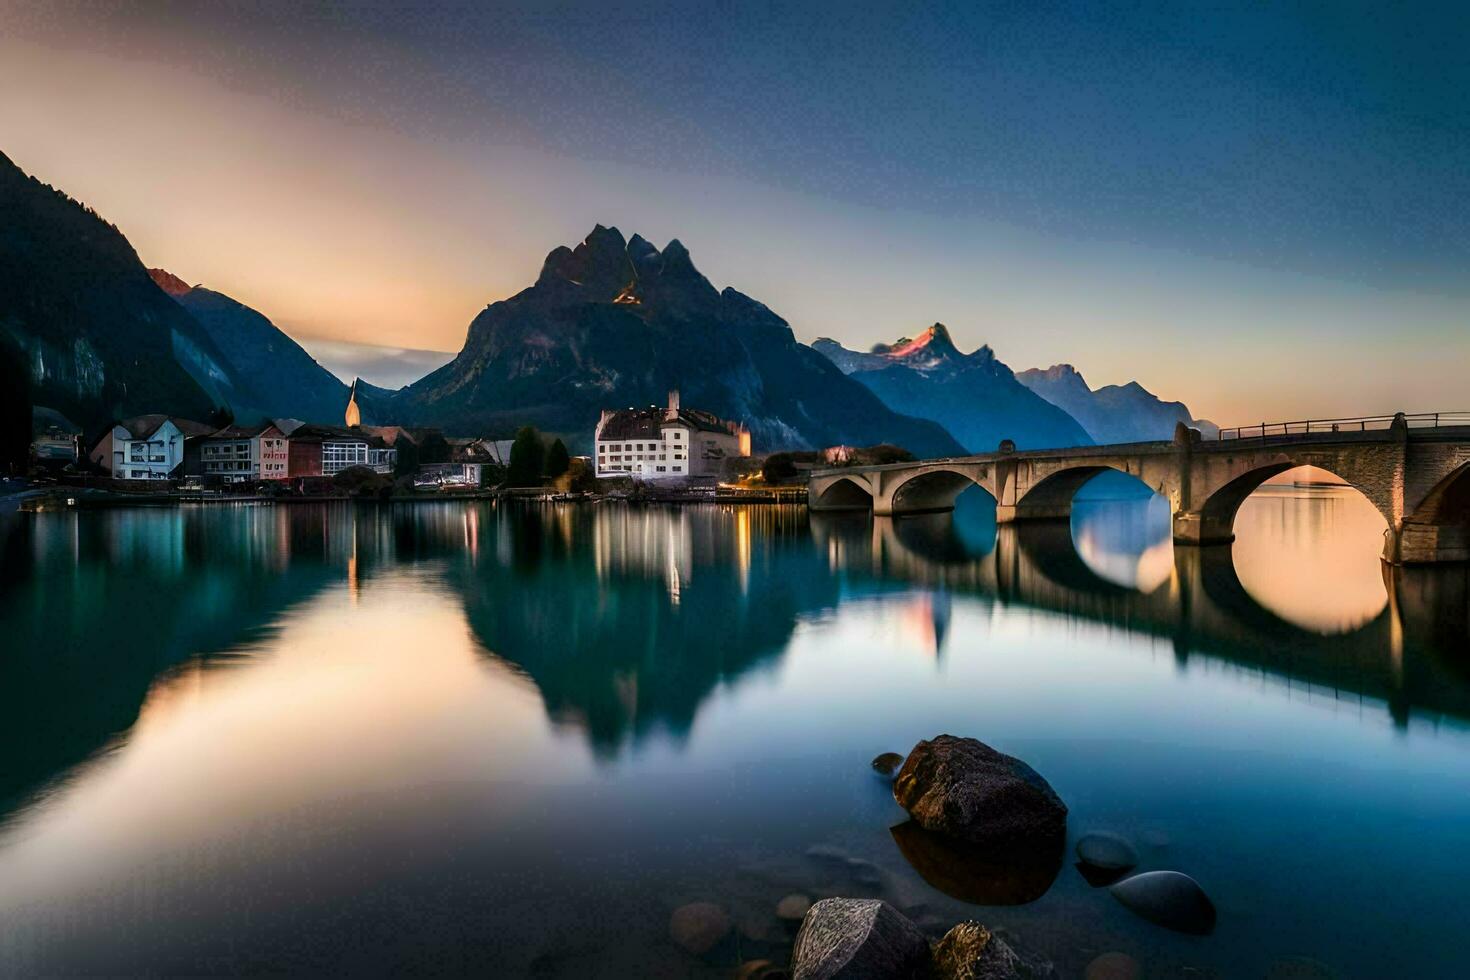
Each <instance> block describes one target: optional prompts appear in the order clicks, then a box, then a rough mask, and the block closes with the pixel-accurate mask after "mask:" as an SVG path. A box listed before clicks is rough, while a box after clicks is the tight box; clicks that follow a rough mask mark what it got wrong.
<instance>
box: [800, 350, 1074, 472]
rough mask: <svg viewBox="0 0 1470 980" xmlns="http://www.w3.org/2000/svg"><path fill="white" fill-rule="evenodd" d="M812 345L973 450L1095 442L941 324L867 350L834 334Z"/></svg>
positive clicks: (991, 355) (990, 353)
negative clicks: (959, 343)
mask: <svg viewBox="0 0 1470 980" xmlns="http://www.w3.org/2000/svg"><path fill="white" fill-rule="evenodd" d="M812 347H813V349H814V350H817V351H819V352H820V353H821V354H823V355H824V356H826V357H827V358H829V359H830V360H831V361H832V362H833V363H834V364H835V365H837V367H838V368H839V369H840V370H842V371H843V372H844V373H845V374H847V375H848V376H849V377H851V378H854V379H856V380H857V381H859V382H861V383H862V384H863V385H865V386H866V387H868V388H869V389H870V390H872V391H873V392H874V393H875V394H877V395H878V397H879V398H881V399H882V400H883V401H884V402H885V403H886V404H888V405H889V406H890V407H892V408H894V409H896V410H898V411H901V412H905V413H907V414H910V415H916V416H918V417H920V418H927V419H931V420H933V421H935V422H937V423H938V424H941V425H943V426H944V427H945V428H947V429H948V430H949V431H950V432H951V433H952V434H953V435H954V436H955V438H957V439H958V440H959V441H960V442H961V443H963V444H964V446H965V447H966V449H967V450H968V451H969V452H972V453H982V452H992V451H994V450H995V448H996V447H997V446H999V445H1000V443H1001V441H1002V440H1005V439H1009V440H1011V441H1012V442H1014V443H1015V444H1016V446H1017V447H1019V448H1022V449H1045V448H1060V447H1065V446H1078V445H1090V444H1091V442H1092V440H1091V439H1090V438H1089V437H1088V435H1087V433H1086V431H1085V430H1084V429H1083V427H1082V426H1081V425H1080V424H1078V423H1077V421H1076V420H1074V419H1073V418H1072V417H1071V416H1070V415H1069V414H1068V413H1067V412H1066V411H1065V410H1064V409H1061V408H1058V407H1057V406H1055V405H1053V404H1051V403H1050V402H1048V401H1046V400H1045V399H1043V398H1042V397H1040V396H1039V395H1037V394H1035V393H1034V392H1032V391H1031V390H1030V389H1028V388H1026V387H1025V386H1024V385H1022V384H1021V383H1020V382H1018V381H1017V380H1016V378H1015V375H1014V373H1013V372H1012V371H1011V369H1010V368H1009V367H1007V366H1006V365H1005V364H1004V363H1003V362H1002V361H1000V360H999V359H998V358H996V356H995V351H994V350H992V349H991V348H990V346H989V345H982V346H980V347H978V348H976V349H975V350H974V351H971V352H970V353H968V354H966V353H963V352H962V351H960V350H959V348H958V347H956V346H955V344H954V339H953V337H952V336H951V335H950V332H949V328H948V327H946V326H945V325H944V324H942V323H935V324H933V325H932V326H930V327H928V328H926V329H925V330H923V331H921V332H920V333H918V334H917V335H915V336H913V337H900V338H899V339H898V340H896V341H894V342H893V343H891V344H875V345H874V346H873V347H872V349H871V350H868V351H856V350H851V349H849V348H847V347H844V346H842V344H840V343H838V342H837V341H835V340H833V339H831V338H830V337H822V338H820V339H818V340H817V341H816V342H814V343H813V344H812Z"/></svg>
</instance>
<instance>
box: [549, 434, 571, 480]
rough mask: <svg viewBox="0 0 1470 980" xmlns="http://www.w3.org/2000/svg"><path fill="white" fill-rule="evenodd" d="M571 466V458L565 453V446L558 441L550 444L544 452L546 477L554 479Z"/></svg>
mask: <svg viewBox="0 0 1470 980" xmlns="http://www.w3.org/2000/svg"><path fill="white" fill-rule="evenodd" d="M571 465H572V457H571V456H570V455H568V453H567V444H566V443H564V442H562V441H561V440H560V439H558V440H556V441H555V442H553V443H552V444H551V448H550V449H549V450H547V452H546V475H547V476H549V477H551V478H552V479H556V478H557V477H559V476H561V475H562V474H563V473H565V472H566V471H567V469H568V467H570V466H571Z"/></svg>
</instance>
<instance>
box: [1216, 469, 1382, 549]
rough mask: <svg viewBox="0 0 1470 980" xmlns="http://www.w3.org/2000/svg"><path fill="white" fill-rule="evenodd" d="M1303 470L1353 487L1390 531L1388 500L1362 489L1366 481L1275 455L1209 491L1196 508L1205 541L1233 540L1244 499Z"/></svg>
mask: <svg viewBox="0 0 1470 980" xmlns="http://www.w3.org/2000/svg"><path fill="white" fill-rule="evenodd" d="M1303 466H1313V467H1316V468H1317V469H1320V470H1324V471H1325V472H1327V473H1331V474H1332V475H1333V476H1335V477H1337V478H1338V479H1339V480H1341V481H1343V483H1345V484H1347V485H1348V486H1350V487H1352V488H1353V489H1354V490H1356V491H1357V492H1358V493H1360V494H1362V495H1363V497H1364V498H1366V499H1367V500H1368V502H1369V503H1371V504H1372V505H1373V507H1374V509H1375V510H1377V511H1378V513H1379V515H1380V516H1382V518H1383V519H1384V521H1385V523H1387V525H1388V526H1389V527H1393V525H1394V514H1393V512H1392V508H1391V505H1390V502H1389V500H1388V499H1387V498H1386V497H1385V495H1383V494H1380V493H1377V492H1375V488H1374V487H1373V486H1371V485H1365V481H1359V480H1356V479H1354V478H1353V475H1352V474H1351V473H1344V472H1341V470H1345V469H1348V468H1347V467H1335V466H1327V465H1323V462H1322V461H1320V460H1317V459H1313V458H1305V459H1303V458H1297V457H1294V456H1288V455H1285V454H1278V455H1276V456H1275V457H1274V458H1271V459H1269V460H1253V461H1251V463H1250V464H1248V465H1247V467H1246V468H1245V469H1244V471H1243V472H1238V473H1236V474H1234V475H1232V476H1230V477H1229V478H1228V479H1226V480H1225V481H1224V482H1223V483H1221V484H1219V485H1218V486H1216V487H1214V488H1213V489H1212V490H1211V491H1210V493H1209V495H1208V496H1207V497H1206V498H1205V501H1204V504H1203V505H1201V506H1200V508H1199V515H1200V522H1201V525H1202V527H1203V529H1204V531H1205V537H1206V538H1207V539H1208V540H1212V541H1219V542H1228V541H1231V540H1233V539H1234V537H1235V517H1236V514H1237V513H1239V511H1240V507H1241V505H1242V504H1244V503H1245V502H1246V500H1247V498H1249V497H1250V495H1251V494H1253V493H1255V492H1256V491H1257V490H1259V489H1260V488H1261V486H1262V485H1263V484H1264V483H1265V482H1266V481H1267V480H1269V479H1271V478H1272V477H1276V476H1280V475H1281V474H1282V473H1285V472H1287V471H1288V470H1294V469H1298V468H1300V467H1303Z"/></svg>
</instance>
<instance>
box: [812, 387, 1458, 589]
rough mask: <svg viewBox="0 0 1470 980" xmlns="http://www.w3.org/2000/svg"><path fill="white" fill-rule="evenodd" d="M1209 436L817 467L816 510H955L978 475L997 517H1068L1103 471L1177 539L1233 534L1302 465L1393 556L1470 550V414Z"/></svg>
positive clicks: (1185, 434)
mask: <svg viewBox="0 0 1470 980" xmlns="http://www.w3.org/2000/svg"><path fill="white" fill-rule="evenodd" d="M1226 435H1227V436H1230V437H1228V438H1221V439H1212V440H1208V441H1204V440H1201V438H1200V434H1199V433H1198V432H1197V431H1194V430H1192V429H1187V428H1185V427H1184V426H1183V425H1182V424H1181V425H1179V426H1178V428H1177V429H1176V430H1175V433H1174V439H1173V441H1172V442H1143V443H1131V444H1127V445H1117V446H1084V447H1078V448H1073V449H1049V450H1028V451H1016V450H1014V449H1011V448H1010V447H1009V445H1008V444H1002V447H1001V451H999V452H995V453H988V454H985V455H980V456H966V457H961V458H952V459H933V460H920V461H917V462H912V463H893V464H889V465H885V466H854V467H849V468H845V469H827V470H814V471H813V472H812V475H811V478H810V482H809V483H808V486H807V497H808V502H809V504H810V506H811V509H812V510H814V511H825V510H867V509H870V508H871V509H872V511H873V513H874V514H877V515H879V516H889V515H900V514H916V513H924V512H928V511H944V510H951V509H953V507H954V502H955V498H956V497H958V496H959V495H960V493H962V492H963V491H964V490H966V489H968V488H969V487H972V486H980V487H983V488H984V489H985V490H986V491H987V492H988V493H989V494H990V495H991V496H992V497H994V498H995V501H996V510H995V512H996V520H997V521H998V522H1000V523H1003V524H1004V523H1009V522H1011V521H1019V520H1028V519H1036V518H1058V517H1066V516H1068V515H1069V514H1070V513H1071V508H1072V497H1073V495H1074V494H1075V493H1076V492H1077V490H1078V489H1079V488H1080V487H1081V486H1082V485H1083V484H1084V483H1086V482H1087V481H1088V480H1090V479H1092V478H1093V477H1094V476H1096V475H1098V474H1099V473H1101V472H1103V471H1105V470H1118V471H1120V472H1123V473H1127V474H1129V475H1130V476H1133V477H1135V478H1137V479H1138V480H1140V481H1141V482H1143V483H1144V484H1146V485H1147V486H1149V487H1150V488H1151V489H1153V490H1154V491H1155V492H1156V493H1159V494H1161V495H1163V496H1164V497H1166V498H1167V499H1168V501H1169V505H1170V509H1171V511H1172V513H1173V523H1174V540H1175V541H1176V542H1177V543H1179V544H1192V545H1201V544H1217V543H1224V542H1228V541H1230V540H1232V538H1233V536H1234V535H1233V532H1232V527H1233V525H1234V522H1235V512H1236V510H1237V509H1238V508H1239V507H1240V505H1241V504H1242V503H1243V502H1244V501H1245V499H1246V497H1248V496H1250V494H1251V491H1253V490H1255V489H1256V488H1257V487H1259V486H1260V485H1261V484H1262V483H1264V482H1265V481H1266V480H1269V479H1270V478H1271V477H1273V476H1275V475H1277V474H1279V473H1283V472H1285V471H1286V470H1289V469H1293V468H1295V467H1298V466H1316V467H1320V468H1322V469H1324V470H1328V471H1330V472H1332V473H1333V474H1335V475H1336V476H1338V477H1339V478H1341V479H1342V480H1344V481H1346V482H1347V483H1349V484H1351V485H1352V486H1353V487H1356V488H1357V489H1358V490H1359V491H1361V492H1362V493H1363V495H1364V496H1366V497H1367V498H1368V499H1369V500H1370V501H1372V502H1373V504H1374V506H1376V507H1377V508H1378V510H1379V512H1380V513H1381V514H1382V515H1383V517H1384V519H1385V520H1386V521H1387V522H1388V527H1389V533H1388V534H1387V535H1386V538H1385V541H1384V551H1383V557H1384V558H1385V559H1386V560H1388V561H1390V562H1393V563H1394V564H1403V563H1412V562H1446V561H1466V560H1470V413H1466V414H1456V415H1448V414H1443V415H1425V416H1405V415H1402V414H1400V415H1396V416H1393V417H1392V418H1383V419H1354V420H1351V421H1347V420H1342V421H1338V422H1316V423H1282V424H1279V425H1276V426H1261V427H1260V428H1259V429H1258V430H1256V429H1244V430H1241V429H1236V430H1227V433H1226Z"/></svg>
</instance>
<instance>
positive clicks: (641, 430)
mask: <svg viewBox="0 0 1470 980" xmlns="http://www.w3.org/2000/svg"><path fill="white" fill-rule="evenodd" d="M680 424H682V425H687V426H688V427H689V428H691V429H694V430H696V431H699V432H719V433H722V434H724V435H732V434H733V433H734V430H735V428H736V426H735V423H733V422H726V421H725V420H724V419H722V418H720V417H719V416H718V415H715V414H714V413H712V412H702V411H700V410H698V409H694V408H679V409H666V408H655V407H651V406H650V407H649V408H628V409H624V410H623V411H620V412H611V413H609V414H608V417H607V418H606V419H605V420H604V421H603V423H602V432H601V435H600V436H599V438H601V439H658V438H660V437H661V433H662V431H663V429H664V428H665V427H666V426H671V425H680Z"/></svg>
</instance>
